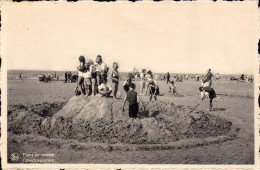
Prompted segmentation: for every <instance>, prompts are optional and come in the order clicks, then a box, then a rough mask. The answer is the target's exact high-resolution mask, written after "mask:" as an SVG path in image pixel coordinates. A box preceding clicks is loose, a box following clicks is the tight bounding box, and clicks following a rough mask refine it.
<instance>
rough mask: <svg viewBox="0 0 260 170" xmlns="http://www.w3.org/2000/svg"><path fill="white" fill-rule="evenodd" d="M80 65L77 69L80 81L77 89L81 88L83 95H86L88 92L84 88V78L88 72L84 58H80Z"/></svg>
mask: <svg viewBox="0 0 260 170" xmlns="http://www.w3.org/2000/svg"><path fill="white" fill-rule="evenodd" d="M79 63H80V65H79V66H78V67H77V70H78V80H77V87H76V89H77V88H78V87H80V88H81V91H82V93H83V94H84V95H85V94H86V91H85V87H84V77H83V73H85V72H86V66H85V64H86V61H85V57H84V56H80V57H79Z"/></svg>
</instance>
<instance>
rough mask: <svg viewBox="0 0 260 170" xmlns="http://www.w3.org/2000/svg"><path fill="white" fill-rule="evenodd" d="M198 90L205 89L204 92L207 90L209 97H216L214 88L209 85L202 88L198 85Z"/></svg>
mask: <svg viewBox="0 0 260 170" xmlns="http://www.w3.org/2000/svg"><path fill="white" fill-rule="evenodd" d="M199 90H200V92H201V91H203V90H205V92H208V93H209V98H210V99H214V98H216V97H217V95H216V92H215V90H214V89H213V88H211V87H204V88H202V87H200V88H199Z"/></svg>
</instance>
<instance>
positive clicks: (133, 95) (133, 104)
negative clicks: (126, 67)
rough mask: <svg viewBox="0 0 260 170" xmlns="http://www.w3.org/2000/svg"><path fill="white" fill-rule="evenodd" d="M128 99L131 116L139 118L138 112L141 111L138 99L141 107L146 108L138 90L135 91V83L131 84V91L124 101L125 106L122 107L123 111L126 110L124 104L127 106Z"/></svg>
mask: <svg viewBox="0 0 260 170" xmlns="http://www.w3.org/2000/svg"><path fill="white" fill-rule="evenodd" d="M126 100H127V101H128V103H129V117H130V118H134V119H135V118H137V114H138V112H139V105H138V103H137V100H138V101H139V103H140V104H141V107H142V109H143V110H144V106H143V104H142V101H141V99H140V97H139V96H138V94H137V92H136V91H135V84H134V83H130V84H129V91H128V92H127V93H126V96H125V99H124V102H123V108H122V110H123V111H124V106H125V102H126Z"/></svg>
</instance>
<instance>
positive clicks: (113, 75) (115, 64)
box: [111, 62, 119, 99]
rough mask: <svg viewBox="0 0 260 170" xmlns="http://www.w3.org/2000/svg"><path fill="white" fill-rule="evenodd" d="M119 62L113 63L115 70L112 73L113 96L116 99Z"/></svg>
mask: <svg viewBox="0 0 260 170" xmlns="http://www.w3.org/2000/svg"><path fill="white" fill-rule="evenodd" d="M117 69H118V64H117V63H116V62H114V63H113V70H112V73H111V79H112V84H113V85H112V86H113V98H114V99H116V93H117V90H118V84H119V74H118V70H117Z"/></svg>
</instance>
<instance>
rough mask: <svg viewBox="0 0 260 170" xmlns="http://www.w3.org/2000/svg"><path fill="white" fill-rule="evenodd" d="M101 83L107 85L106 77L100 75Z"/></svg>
mask: <svg viewBox="0 0 260 170" xmlns="http://www.w3.org/2000/svg"><path fill="white" fill-rule="evenodd" d="M101 83H107V75H101Z"/></svg>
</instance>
